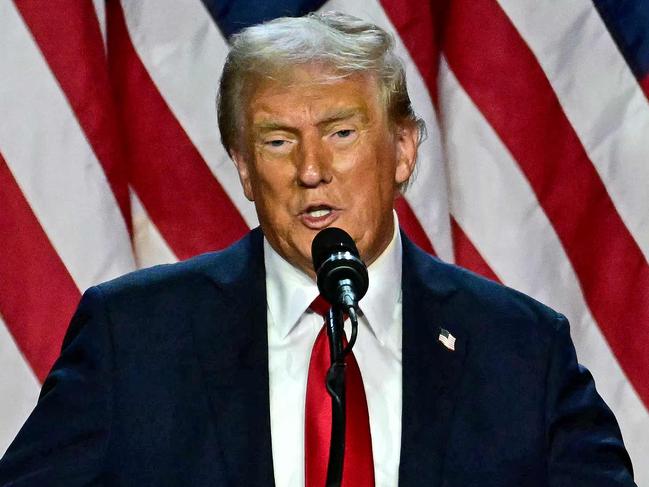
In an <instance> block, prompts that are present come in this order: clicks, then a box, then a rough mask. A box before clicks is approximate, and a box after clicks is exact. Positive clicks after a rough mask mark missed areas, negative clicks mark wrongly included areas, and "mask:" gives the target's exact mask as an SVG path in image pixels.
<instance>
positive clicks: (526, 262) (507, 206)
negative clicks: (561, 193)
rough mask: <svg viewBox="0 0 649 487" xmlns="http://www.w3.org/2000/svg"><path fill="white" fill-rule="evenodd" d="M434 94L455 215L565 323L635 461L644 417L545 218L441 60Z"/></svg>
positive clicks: (505, 272)
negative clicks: (438, 105) (437, 91)
mask: <svg viewBox="0 0 649 487" xmlns="http://www.w3.org/2000/svg"><path fill="white" fill-rule="evenodd" d="M440 89H441V96H440V99H441V113H442V117H443V125H444V127H445V129H446V133H445V136H446V137H447V140H446V147H447V151H448V157H449V161H450V163H449V168H450V181H451V191H450V194H451V197H452V201H451V209H452V213H453V215H454V217H455V218H456V220H457V221H458V223H459V224H460V226H461V227H462V228H463V230H464V231H465V233H466V234H467V236H468V237H469V238H470V239H471V241H472V242H473V243H474V245H475V246H476V247H477V248H478V250H479V252H480V253H481V255H482V256H483V258H484V259H485V261H486V262H487V263H488V264H489V266H490V267H491V268H492V270H493V271H494V272H495V273H496V274H497V275H498V277H499V278H500V279H501V280H502V281H503V282H504V283H505V284H506V285H508V286H511V287H513V288H515V289H518V290H520V291H522V292H524V293H527V294H529V295H531V296H533V297H535V298H536V299H538V300H540V301H542V302H544V303H546V304H548V305H549V306H552V307H553V308H555V309H557V310H558V311H560V312H562V313H564V314H565V315H566V316H567V317H568V318H569V319H570V322H571V335H572V337H573V339H574V341H575V346H576V348H577V352H578V356H579V359H580V362H582V363H583V364H584V365H586V366H587V367H588V368H589V369H590V370H591V371H592V372H593V375H594V376H595V377H596V379H597V389H598V391H599V392H600V394H601V395H602V396H603V397H604V398H605V400H606V401H607V402H608V404H609V406H611V408H612V409H613V410H614V411H615V413H616V416H617V418H618V421H619V422H620V426H621V428H622V432H623V434H624V440H625V443H626V445H627V447H628V449H629V452H630V454H631V456H632V458H633V459H634V460H635V461H636V462H638V461H640V459H641V458H642V455H644V453H643V452H644V451H645V449H646V441H647V440H646V432H647V431H649V413H648V412H647V411H646V409H645V407H644V405H643V403H642V402H641V401H640V399H639V398H638V396H637V394H636V393H635V391H634V390H633V388H632V387H631V386H630V384H629V382H628V380H627V379H626V376H625V375H624V373H623V372H622V370H621V369H620V366H619V364H618V363H617V361H616V360H615V357H614V355H613V353H612V351H611V349H610V348H609V346H608V344H607V343H606V341H605V339H604V337H603V335H602V334H601V331H600V330H599V327H598V326H597V324H596V323H595V321H594V319H593V317H592V315H591V314H590V310H589V309H588V307H587V305H586V303H585V301H584V297H583V294H582V292H581V288H580V287H579V284H578V282H577V276H576V275H575V273H574V270H573V268H572V266H571V264H570V261H569V260H568V257H567V256H566V254H565V251H564V249H563V247H562V245H561V242H560V241H559V239H558V237H557V235H556V233H555V231H554V229H553V227H552V225H551V223H550V221H549V220H548V219H547V216H546V215H545V213H544V212H543V209H542V208H541V207H540V206H539V204H538V200H537V199H536V196H535V194H534V192H533V191H532V188H531V187H530V185H529V183H528V181H527V179H526V178H525V176H524V175H523V174H522V173H521V171H520V168H519V167H518V164H517V163H516V161H515V160H514V159H513V158H512V156H511V154H510V153H509V151H508V150H507V148H506V147H505V146H504V145H503V143H502V141H501V140H500V139H499V138H498V136H497V135H496V133H495V132H494V131H493V129H492V128H491V127H490V126H489V124H488V123H487V121H486V120H485V119H484V117H483V116H482V114H481V113H480V111H479V110H478V108H477V107H476V106H475V105H474V104H473V102H472V101H471V99H470V98H469V97H468V95H467V94H466V92H465V91H464V89H463V88H462V87H461V86H460V85H459V83H458V81H457V79H456V78H455V76H454V74H453V73H452V72H451V71H450V69H449V67H448V64H447V63H446V61H445V60H442V63H441V66H440ZM466 141H470V143H467V142H466ZM494 195H498V196H497V197H494Z"/></svg>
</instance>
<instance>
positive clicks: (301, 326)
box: [264, 214, 402, 487]
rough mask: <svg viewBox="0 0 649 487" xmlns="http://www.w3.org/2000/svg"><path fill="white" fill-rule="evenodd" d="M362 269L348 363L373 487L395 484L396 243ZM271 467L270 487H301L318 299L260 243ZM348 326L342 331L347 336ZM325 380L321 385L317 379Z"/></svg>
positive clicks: (303, 278) (310, 284)
mask: <svg viewBox="0 0 649 487" xmlns="http://www.w3.org/2000/svg"><path fill="white" fill-rule="evenodd" d="M394 220H395V223H394V224H395V228H394V235H393V237H392V241H391V242H390V244H389V245H388V247H387V248H386V249H385V251H384V252H383V253H382V254H381V255H380V256H379V258H378V259H377V260H376V261H374V262H373V263H372V265H370V266H369V268H368V273H369V283H370V284H369V289H368V291H367V294H366V295H365V297H364V298H363V299H361V301H360V303H359V307H360V309H361V312H362V314H361V316H360V317H359V323H358V338H357V342H356V344H355V345H354V350H353V352H354V355H355V357H356V360H357V362H358V366H359V368H360V370H361V375H362V377H363V383H364V386H365V394H366V396H367V404H368V409H369V417H370V430H371V434H372V451H373V456H374V472H375V479H376V486H377V487H394V486H396V485H397V483H398V473H399V455H400V450H401V337H402V333H401V255H402V254H401V252H402V249H401V237H400V234H399V231H398V228H399V226H398V221H397V218H396V214H395V218H394ZM264 258H265V265H266V293H267V300H268V311H267V313H268V367H269V379H270V384H269V385H270V425H271V437H272V450H273V452H272V453H273V467H274V471H275V484H276V485H277V487H303V486H304V421H305V417H304V414H305V411H304V404H305V396H306V383H307V375H308V369H309V358H310V356H311V348H312V347H313V343H314V342H315V339H316V336H317V335H318V332H319V331H320V328H322V324H323V320H322V317H321V316H319V315H318V314H316V313H313V312H311V311H307V308H308V306H309V304H311V302H312V301H313V300H314V299H315V298H316V296H317V295H318V287H317V286H316V283H315V282H314V281H313V280H311V278H310V277H309V276H307V275H306V274H304V273H303V272H302V271H300V270H298V269H296V268H295V267H293V266H292V265H291V264H289V263H288V262H287V261H286V260H284V259H283V258H282V257H281V256H280V255H279V254H278V253H277V252H275V250H273V248H272V247H271V246H270V245H269V244H268V242H267V241H264ZM349 328H350V325H349V322H348V321H347V322H346V323H345V331H346V333H347V336H349V333H350V330H349ZM322 380H324V377H323V379H322Z"/></svg>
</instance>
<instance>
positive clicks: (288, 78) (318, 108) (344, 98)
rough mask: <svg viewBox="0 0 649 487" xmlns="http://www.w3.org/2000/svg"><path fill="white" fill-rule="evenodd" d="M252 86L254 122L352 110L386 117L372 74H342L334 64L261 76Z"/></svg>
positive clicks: (250, 105)
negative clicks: (333, 66)
mask: <svg viewBox="0 0 649 487" xmlns="http://www.w3.org/2000/svg"><path fill="white" fill-rule="evenodd" d="M251 88H252V89H251V91H250V96H249V97H248V103H247V110H246V111H247V115H248V117H247V118H248V121H249V123H252V124H253V125H254V124H257V123H260V122H264V121H268V120H269V119H273V121H275V119H283V118H288V119H292V120H296V121H297V120H298V119H303V120H304V121H307V120H309V119H314V118H315V119H317V118H319V117H326V116H327V115H331V114H335V113H352V112H357V113H358V114H360V115H361V116H363V117H366V118H376V117H381V118H382V112H383V109H382V105H381V102H380V92H379V88H378V83H377V81H376V79H375V76H373V75H371V74H360V73H357V74H350V75H341V74H340V73H338V72H336V71H334V70H332V69H331V68H327V67H323V66H320V65H306V66H298V67H295V68H292V69H289V70H283V71H282V72H281V73H278V74H275V75H273V76H272V77H259V78H257V79H256V80H254V82H253V84H252V86H251ZM312 121H314V120H312Z"/></svg>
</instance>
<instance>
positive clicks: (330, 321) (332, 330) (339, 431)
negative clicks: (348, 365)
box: [326, 305, 347, 487]
mask: <svg viewBox="0 0 649 487" xmlns="http://www.w3.org/2000/svg"><path fill="white" fill-rule="evenodd" d="M344 335H345V329H344V316H343V310H342V309H341V307H340V306H339V305H334V306H333V307H332V308H330V309H329V312H328V313H327V337H328V338H329V351H330V357H331V367H330V368H329V371H328V372H327V378H326V386H327V391H328V392H329V395H330V396H331V415H332V417H331V444H330V446H329V464H328V466H327V482H326V487H340V485H341V482H342V478H343V460H344V457H345V352H346V351H347V350H345V349H344V347H343V336H344Z"/></svg>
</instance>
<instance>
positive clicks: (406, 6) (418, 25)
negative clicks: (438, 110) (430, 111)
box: [381, 0, 448, 105]
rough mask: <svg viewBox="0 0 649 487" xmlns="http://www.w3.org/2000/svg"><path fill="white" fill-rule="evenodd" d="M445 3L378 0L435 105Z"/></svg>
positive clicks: (418, 0)
mask: <svg viewBox="0 0 649 487" xmlns="http://www.w3.org/2000/svg"><path fill="white" fill-rule="evenodd" d="M447 4H448V2H447V1H446V0H445V1H436V2H421V1H420V0H381V5H382V6H383V10H384V11H385V13H386V14H387V15H388V17H389V18H390V22H392V25H393V26H394V28H395V29H396V30H397V31H398V32H399V37H400V38H401V40H402V41H403V44H404V45H405V46H406V49H408V52H409V53H410V57H411V58H412V60H413V61H414V63H415V65H416V66H417V68H418V70H419V73H420V74H421V76H422V78H424V81H425V83H426V86H427V87H428V92H429V93H430V96H431V98H432V99H433V103H434V104H435V105H437V72H438V70H439V45H440V37H441V33H442V31H441V28H440V26H441V25H442V23H441V22H440V20H441V19H443V18H444V15H445V11H446V9H447Z"/></svg>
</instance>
